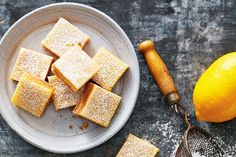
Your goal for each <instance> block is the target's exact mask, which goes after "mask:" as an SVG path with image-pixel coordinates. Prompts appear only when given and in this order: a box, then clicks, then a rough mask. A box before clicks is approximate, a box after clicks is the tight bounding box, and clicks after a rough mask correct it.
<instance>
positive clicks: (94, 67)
mask: <svg viewBox="0 0 236 157" xmlns="http://www.w3.org/2000/svg"><path fill="white" fill-rule="evenodd" d="M99 69H100V66H99V65H98V64H97V63H96V62H94V61H93V60H92V59H91V58H90V57H89V56H88V55H87V54H86V53H85V52H84V51H83V50H82V49H81V48H80V47H79V46H73V47H71V49H69V50H68V51H67V52H66V53H65V54H64V55H62V56H61V57H60V58H59V59H58V60H57V61H56V62H54V63H53V65H52V72H53V73H54V74H56V75H57V76H58V77H59V78H60V79H61V80H62V81H63V82H65V84H67V85H68V86H69V87H70V88H71V89H72V90H73V91H74V92H76V91H78V90H79V89H80V88H81V87H82V86H83V85H84V84H85V83H86V82H88V81H89V80H90V79H91V78H92V77H93V76H94V75H95V74H96V73H97V71H98V70H99Z"/></svg>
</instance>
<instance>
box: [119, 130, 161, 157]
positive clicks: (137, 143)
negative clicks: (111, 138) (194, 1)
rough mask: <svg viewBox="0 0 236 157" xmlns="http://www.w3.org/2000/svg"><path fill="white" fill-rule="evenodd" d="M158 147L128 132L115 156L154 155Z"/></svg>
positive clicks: (141, 156) (147, 156)
mask: <svg viewBox="0 0 236 157" xmlns="http://www.w3.org/2000/svg"><path fill="white" fill-rule="evenodd" d="M158 152H159V149H158V148H157V147H155V146H154V145H152V144H151V143H149V142H148V141H146V140H142V139H140V138H138V137H136V136H134V135H132V134H129V136H128V138H127V140H126V142H125V143H124V144H123V146H122V147H121V149H120V151H119V153H118V154H117V155H116V157H139V156H140V157H155V156H156V155H157V153H158Z"/></svg>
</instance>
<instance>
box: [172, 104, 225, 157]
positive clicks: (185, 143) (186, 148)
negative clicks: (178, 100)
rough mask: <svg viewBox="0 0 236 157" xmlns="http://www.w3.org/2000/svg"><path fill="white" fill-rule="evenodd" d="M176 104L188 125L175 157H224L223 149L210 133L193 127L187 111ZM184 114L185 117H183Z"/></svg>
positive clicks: (177, 110) (177, 109)
mask: <svg viewBox="0 0 236 157" xmlns="http://www.w3.org/2000/svg"><path fill="white" fill-rule="evenodd" d="M177 105H178V104H175V108H176V112H177V113H178V114H179V115H181V117H183V118H184V120H185V123H186V125H187V127H188V128H187V130H186V131H185V133H184V135H183V138H182V142H181V143H180V145H179V147H178V149H177V151H176V154H175V156H176V157H194V156H196V157H222V156H224V151H223V149H222V148H221V147H220V146H219V142H217V140H216V139H215V138H213V137H212V136H211V135H210V134H209V133H208V132H206V131H205V130H203V129H202V128H200V127H197V126H191V125H190V123H189V119H188V113H187V112H186V110H184V109H183V108H181V110H182V111H180V106H177ZM183 112H184V116H183Z"/></svg>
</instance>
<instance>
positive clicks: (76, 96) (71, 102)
mask: <svg viewBox="0 0 236 157" xmlns="http://www.w3.org/2000/svg"><path fill="white" fill-rule="evenodd" d="M48 81H49V83H50V84H51V85H52V86H53V87H54V89H55V90H54V92H53V103H54V107H55V110H56V111H58V110H60V109H63V108H67V107H71V106H75V105H77V104H79V102H80V100H81V98H82V96H83V93H84V90H85V86H83V87H82V88H81V89H80V90H78V91H77V92H73V91H72V90H71V89H70V88H69V87H68V86H67V85H66V84H65V83H64V82H63V81H62V80H61V79H59V78H58V77H57V76H49V77H48Z"/></svg>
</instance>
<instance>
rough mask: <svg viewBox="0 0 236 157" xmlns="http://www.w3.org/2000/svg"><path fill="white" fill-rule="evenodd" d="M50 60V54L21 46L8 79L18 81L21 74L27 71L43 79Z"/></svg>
mask: <svg viewBox="0 0 236 157" xmlns="http://www.w3.org/2000/svg"><path fill="white" fill-rule="evenodd" d="M52 62H53V58H52V57H51V56H48V55H45V54H42V53H39V52H35V51H32V50H29V49H25V48H21V49H20V52H19V55H18V58H17V60H16V64H15V66H14V68H13V71H12V73H11V76H10V79H11V80H15V81H19V80H20V78H21V76H22V74H23V73H25V72H27V73H30V74H33V75H35V76H37V77H39V78H40V79H41V80H45V78H46V76H47V74H48V71H49V69H50V66H51V64H52Z"/></svg>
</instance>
